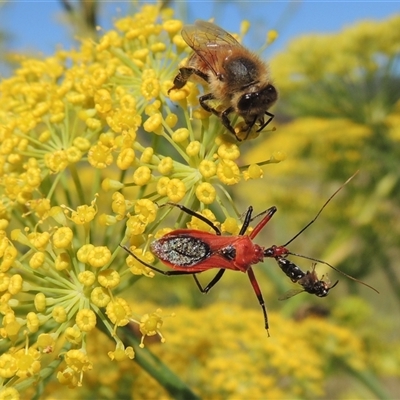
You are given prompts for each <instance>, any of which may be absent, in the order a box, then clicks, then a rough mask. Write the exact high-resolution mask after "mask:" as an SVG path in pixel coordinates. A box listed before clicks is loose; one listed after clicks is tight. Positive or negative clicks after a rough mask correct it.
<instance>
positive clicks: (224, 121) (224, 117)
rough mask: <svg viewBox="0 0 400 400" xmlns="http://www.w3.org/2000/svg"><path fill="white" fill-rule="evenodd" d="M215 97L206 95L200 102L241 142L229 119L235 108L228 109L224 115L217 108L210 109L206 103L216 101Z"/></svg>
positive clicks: (210, 94) (209, 94) (200, 98)
mask: <svg viewBox="0 0 400 400" xmlns="http://www.w3.org/2000/svg"><path fill="white" fill-rule="evenodd" d="M214 99H215V97H214V95H213V94H212V93H208V94H205V95H204V96H201V97H199V102H200V105H201V106H202V107H203V108H204V109H205V110H206V111H208V112H210V113H213V114H214V115H216V116H217V117H219V118H220V119H221V121H222V124H223V125H224V126H225V128H226V129H228V130H229V132H231V133H232V134H233V135H235V137H236V139H238V140H240V139H239V138H238V137H237V136H236V133H235V131H234V129H233V128H232V126H231V123H230V121H229V119H228V114H230V113H231V112H232V111H233V107H229V108H228V109H226V110H225V111H223V112H222V113H220V112H219V111H217V110H216V109H215V108H212V107H210V106H209V105H208V104H207V103H206V101H209V100H214Z"/></svg>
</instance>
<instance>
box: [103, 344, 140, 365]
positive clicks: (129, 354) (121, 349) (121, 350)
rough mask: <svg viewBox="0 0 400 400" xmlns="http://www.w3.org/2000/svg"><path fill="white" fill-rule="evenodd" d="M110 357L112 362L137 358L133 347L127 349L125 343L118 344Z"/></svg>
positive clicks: (109, 354) (110, 352)
mask: <svg viewBox="0 0 400 400" xmlns="http://www.w3.org/2000/svg"><path fill="white" fill-rule="evenodd" d="M108 356H109V357H110V359H111V360H115V361H123V360H126V359H130V360H132V359H133V358H135V351H134V350H133V348H132V347H131V346H128V347H127V348H125V346H124V345H123V343H121V342H118V343H117V345H116V347H115V351H109V352H108Z"/></svg>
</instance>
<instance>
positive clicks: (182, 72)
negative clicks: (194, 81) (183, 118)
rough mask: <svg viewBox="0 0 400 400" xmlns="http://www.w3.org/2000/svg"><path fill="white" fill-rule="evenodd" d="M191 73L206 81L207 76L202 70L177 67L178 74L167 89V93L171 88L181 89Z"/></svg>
mask: <svg viewBox="0 0 400 400" xmlns="http://www.w3.org/2000/svg"><path fill="white" fill-rule="evenodd" d="M193 74H196V75H197V76H199V77H200V78H202V79H204V80H205V81H206V82H207V83H208V76H207V75H206V74H204V73H203V72H201V71H199V70H197V69H194V68H190V67H182V68H179V74H178V75H177V76H176V77H175V79H174V86H173V87H172V88H171V89H169V90H168V93H169V92H170V91H171V90H173V89H182V88H183V87H184V86H185V85H186V82H187V81H188V79H189V78H190V77H191V76H192V75H193Z"/></svg>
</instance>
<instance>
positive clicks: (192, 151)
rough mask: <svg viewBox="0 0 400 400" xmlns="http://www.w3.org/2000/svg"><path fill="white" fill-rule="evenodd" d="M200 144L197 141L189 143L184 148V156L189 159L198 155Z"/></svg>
mask: <svg viewBox="0 0 400 400" xmlns="http://www.w3.org/2000/svg"><path fill="white" fill-rule="evenodd" d="M200 149H201V143H200V142H198V141H197V140H195V141H193V142H190V143H189V144H188V146H187V147H186V154H187V155H188V156H189V157H196V156H197V155H198V154H199V153H200Z"/></svg>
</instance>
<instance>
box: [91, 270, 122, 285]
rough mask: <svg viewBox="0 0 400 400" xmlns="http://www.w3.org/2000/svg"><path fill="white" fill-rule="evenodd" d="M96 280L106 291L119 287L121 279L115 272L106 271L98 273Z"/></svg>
mask: <svg viewBox="0 0 400 400" xmlns="http://www.w3.org/2000/svg"><path fill="white" fill-rule="evenodd" d="M97 280H98V282H99V283H100V285H101V286H103V287H105V288H107V289H114V288H116V287H117V286H118V285H119V283H120V281H121V277H120V275H119V273H118V272H117V271H115V270H112V269H107V270H105V271H101V272H100V273H99V275H98V276H97Z"/></svg>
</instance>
